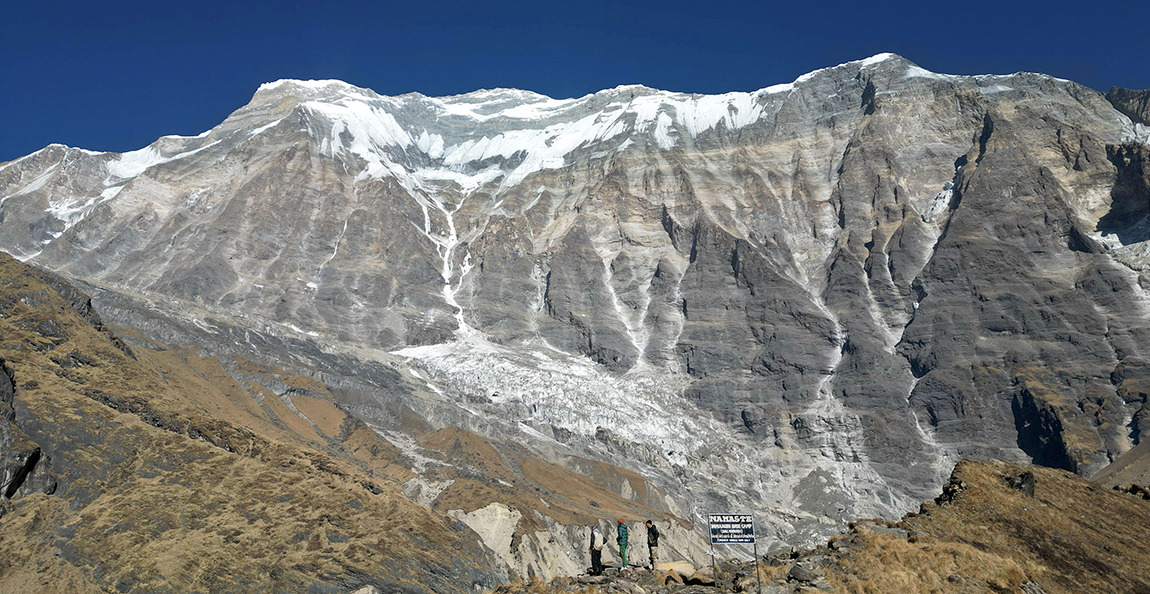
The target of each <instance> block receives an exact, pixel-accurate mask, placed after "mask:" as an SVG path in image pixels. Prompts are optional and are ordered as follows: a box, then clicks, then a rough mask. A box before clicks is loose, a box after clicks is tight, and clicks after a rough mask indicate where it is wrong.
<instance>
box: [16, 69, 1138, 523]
mask: <svg viewBox="0 0 1150 594" xmlns="http://www.w3.org/2000/svg"><path fill="white" fill-rule="evenodd" d="M880 56H884V57H883V58H882V59H868V60H861V61H856V62H851V63H847V64H845V65H840V66H835V67H831V68H827V69H822V70H818V71H815V72H814V73H811V74H809V75H804V76H802V77H799V79H797V80H796V82H795V83H790V84H789V85H782V86H781V87H780V86H779V85H776V86H774V87H766V89H776V91H775V92H768V93H761V94H759V95H755V94H754V93H735V94H729V95H730V96H727V95H720V96H689V95H681V94H674V93H665V92H661V91H651V92H650V93H638V92H636V89H635V88H633V87H630V88H626V89H622V90H620V89H615V90H613V91H614V95H612V96H611V97H601V96H600V95H601V94H592V95H588V96H586V97H583V98H579V99H571V100H540V101H539V102H536V104H545V105H543V107H546V106H550V105H551V102H554V103H557V104H561V105H559V106H558V107H556V111H548V110H546V109H543V107H538V108H532V109H528V110H521V111H520V112H515V111H513V110H516V109H520V108H521V107H522V106H521V105H520V106H512V107H507V108H506V109H507V110H512V113H515V114H525V115H532V117H534V115H533V114H537V112H538V113H543V114H545V115H546V119H522V118H520V119H516V118H514V117H489V116H490V115H491V114H494V113H499V112H498V109H502V107H500V106H501V105H502V104H499V103H498V101H495V102H491V103H488V104H485V103H483V102H482V101H480V102H476V103H471V104H462V103H445V102H444V101H442V100H437V99H430V98H422V97H415V98H410V96H402V97H409V98H408V99H403V98H402V97H401V98H387V97H381V96H377V97H379V98H378V99H376V98H371V97H367V96H366V95H364V97H367V98H366V99H364V100H363V101H360V100H359V99H354V100H353V99H348V98H347V97H346V96H343V95H341V94H339V93H333V94H332V95H331V97H329V98H326V99H325V96H324V95H323V94H324V93H325V92H326V90H325V89H326V87H327V86H328V85H326V84H318V85H312V86H316V87H318V88H316V89H313V88H307V85H303V86H301V87H300V88H301V89H302V90H303V91H306V93H304V95H305V96H303V97H294V96H290V94H287V93H284V94H282V95H281V93H280V91H285V90H286V89H287V87H288V86H291V85H290V84H284V83H281V84H279V85H275V86H272V87H269V88H265V89H264V90H263V91H261V92H257V93H256V95H255V96H254V97H253V101H252V102H250V103H249V104H248V105H247V106H245V107H243V108H241V109H239V110H237V111H236V112H234V113H233V114H231V115H230V116H229V117H228V118H227V119H226V120H225V121H224V122H223V123H221V125H220V126H217V127H216V128H213V129H212V130H211V131H208V132H207V133H205V134H203V135H200V136H197V137H179V138H173V137H166V139H165V138H161V139H160V140H159V141H157V143H154V145H152V146H150V147H148V148H147V149H142V150H141V151H135V152H132V153H124V154H121V155H114V156H113V155H108V154H102V155H90V154H87V153H80V152H77V153H75V154H72V153H69V151H67V150H64V149H53V151H48V152H47V153H44V154H41V155H39V156H35V157H34V158H32V159H27V158H26V159H25V160H21V161H18V162H12V163H9V164H7V165H5V166H3V169H0V196H2V198H0V229H2V230H3V231H4V233H3V234H2V239H3V241H4V245H3V246H0V247H3V249H5V250H7V251H10V252H11V253H16V254H20V255H21V256H22V257H24V258H25V259H27V260H28V261H29V262H31V263H35V264H37V265H40V266H44V267H46V268H49V269H52V270H56V271H59V272H61V273H64V274H67V275H70V276H72V277H75V278H79V279H84V280H86V281H88V282H91V283H93V284H94V285H98V286H99V287H102V288H103V289H104V290H103V291H102V295H103V296H102V297H97V299H103V300H104V301H103V302H102V303H101V305H103V306H105V307H106V308H107V311H109V312H110V313H109V314H108V315H109V316H113V317H116V316H124V317H123V318H116V319H123V320H125V321H126V320H128V319H140V315H139V311H140V309H139V307H140V306H138V305H136V304H129V303H128V301H129V299H127V297H125V296H123V295H116V294H115V293H116V292H122V293H124V294H130V293H134V294H138V295H145V296H148V298H150V299H152V300H153V302H154V303H153V304H152V305H148V306H147V307H152V308H154V309H155V311H156V312H157V313H156V318H150V319H149V321H148V324H150V325H152V328H150V329H147V328H146V329H145V330H147V331H159V330H161V329H163V331H165V332H167V331H168V329H169V327H170V326H174V325H178V324H179V323H182V322H180V321H179V320H180V316H182V315H184V312H183V311H182V310H187V311H189V312H190V311H198V310H199V309H203V310H204V311H211V312H212V313H211V314H210V315H207V316H201V314H199V313H196V314H195V316H197V317H196V320H197V321H198V322H199V323H201V324H203V325H204V327H206V328H215V330H214V331H206V332H204V333H201V332H199V331H197V330H192V329H187V327H186V326H185V329H184V330H181V331H180V333H181V334H180V335H181V336H193V335H194V336H195V337H196V340H205V341H208V342H207V343H208V344H210V345H211V346H210V347H204V348H211V349H227V350H233V349H243V348H248V347H246V346H245V345H244V340H247V338H246V337H247V336H248V334H247V333H244V332H237V331H233V330H232V329H230V326H229V324H230V323H235V325H236V326H237V327H245V325H246V324H249V323H250V322H252V321H255V322H258V324H259V325H260V326H261V328H276V329H277V330H275V332H282V333H283V334H284V335H294V336H296V337H297V338H302V339H308V340H312V341H313V342H312V344H313V345H321V344H324V343H327V344H329V345H334V346H335V347H337V348H338V347H340V346H341V345H342V347H346V348H348V349H349V350H354V351H355V352H356V353H357V355H358V356H359V357H361V363H360V365H362V366H363V367H364V368H366V367H368V366H369V364H371V363H378V362H381V361H384V362H388V363H395V364H396V365H397V366H401V367H402V368H403V369H404V370H405V371H404V374H405V375H404V378H405V380H404V381H405V382H410V383H411V384H412V385H426V386H428V388H427V390H428V391H429V392H435V393H437V394H438V396H437V398H440V400H437V401H436V404H435V405H434V407H432V408H434V409H435V412H434V414H433V413H432V412H428V414H429V415H432V416H434V415H444V416H448V417H451V418H453V419H468V422H470V423H474V425H475V426H476V427H477V428H483V429H482V430H485V431H488V432H490V435H489V436H495V437H503V438H513V439H516V440H523V441H524V442H525V443H530V444H532V447H538V448H544V449H546V448H552V447H556V445H555V444H560V445H562V446H564V447H573V448H576V449H578V450H580V451H583V452H585V453H586V454H587V455H588V456H590V457H592V458H595V457H605V459H609V460H612V461H614V462H615V463H617V464H620V465H622V466H626V467H630V468H631V469H632V470H635V471H636V472H639V473H640V474H642V475H644V476H646V477H647V478H648V479H650V480H654V481H655V482H656V483H657V484H658V485H659V487H660V488H665V490H666V491H667V493H668V496H669V497H670V498H671V499H672V500H675V501H677V503H676V506H678V507H679V508H680V509H691V510H692V513H694V514H695V517H694V518H692V519H694V520H701V519H702V516H701V515H700V514H701V513H702V510H703V509H705V508H707V507H711V506H721V505H724V502H727V501H743V502H748V503H747V507H748V508H752V509H755V510H759V511H760V512H761V513H763V514H764V515H765V516H766V517H767V518H768V524H769V526H768V527H767V528H765V529H764V533H766V534H770V535H771V538H774V539H777V541H778V543H783V542H805V541H809V540H811V539H815V538H819V537H821V536H823V535H825V534H826V533H827V531H828V530H830V527H831V526H833V525H836V524H841V523H842V522H844V521H846V520H847V519H853V518H854V517H858V516H866V515H875V516H886V517H897V516H898V515H900V514H901V512H902V511H905V510H906V509H909V508H911V507H913V506H914V505H915V503H916V502H917V500H919V499H921V498H922V497H925V496H926V494H928V493H929V492H930V491H931V490H932V489H933V488H935V487H937V486H939V485H941V483H942V482H944V481H945V480H946V477H947V476H948V474H949V466H950V465H951V464H952V463H953V461H954V460H956V459H957V458H960V457H965V456H975V457H988V456H993V457H1002V458H1006V459H1008V460H1016V461H1022V460H1038V461H1044V462H1046V463H1048V464H1051V465H1056V466H1062V467H1065V468H1072V469H1075V470H1078V471H1079V472H1081V473H1083V474H1087V475H1089V474H1090V473H1092V472H1093V471H1094V470H1096V469H1098V468H1100V467H1101V466H1102V465H1104V464H1105V463H1106V462H1108V461H1109V460H1111V459H1113V458H1116V457H1117V456H1119V455H1121V453H1122V452H1124V451H1125V450H1127V449H1129V448H1130V447H1131V446H1132V445H1133V444H1134V443H1135V442H1137V441H1138V440H1139V439H1140V436H1141V432H1142V428H1143V426H1144V425H1145V421H1144V419H1145V418H1146V415H1147V414H1150V413H1147V412H1146V411H1147V410H1148V409H1147V408H1146V406H1145V404H1146V394H1147V393H1146V392H1145V391H1144V390H1142V389H1141V388H1140V387H1139V386H1138V385H1137V384H1136V383H1124V382H1122V381H1121V380H1120V379H1115V378H1117V376H1113V377H1112V371H1115V372H1116V371H1117V370H1118V369H1120V368H1121V369H1123V370H1125V371H1124V372H1123V373H1128V375H1130V377H1134V376H1137V375H1138V374H1140V373H1141V371H1140V370H1141V369H1143V368H1145V366H1146V364H1145V361H1146V359H1147V358H1146V356H1145V355H1143V353H1142V351H1143V350H1144V349H1143V347H1142V346H1140V345H1141V344H1143V341H1142V339H1141V338H1140V337H1144V336H1146V335H1147V334H1146V333H1147V331H1148V330H1147V320H1148V318H1147V316H1146V311H1147V310H1146V303H1147V298H1146V295H1145V289H1144V288H1143V287H1144V282H1145V281H1143V280H1142V275H1143V272H1142V271H1143V270H1144V267H1145V264H1146V256H1145V253H1144V251H1145V250H1144V248H1145V243H1144V241H1145V240H1146V236H1145V234H1143V233H1142V232H1141V231H1140V229H1141V227H1138V226H1137V223H1138V220H1134V219H1135V218H1137V217H1140V216H1142V215H1143V214H1145V213H1144V210H1145V209H1142V208H1141V207H1140V206H1138V205H1139V204H1141V202H1140V201H1141V200H1142V198H1143V197H1144V195H1145V194H1146V188H1145V187H1144V186H1145V184H1144V183H1142V182H1141V181H1139V180H1140V179H1141V177H1140V176H1139V175H1136V172H1137V171H1141V170H1140V169H1138V168H1139V167H1141V166H1142V165H1141V164H1142V163H1144V162H1145V155H1144V154H1143V152H1140V149H1138V148H1137V147H1138V146H1142V145H1144V144H1145V138H1146V129H1145V127H1143V126H1142V125H1141V124H1136V123H1134V122H1132V121H1131V120H1130V119H1129V117H1127V116H1125V115H1123V114H1122V113H1120V112H1118V111H1116V110H1115V109H1114V107H1113V106H1112V105H1111V104H1110V103H1108V102H1107V101H1106V99H1105V98H1104V97H1103V96H1102V95H1101V94H1099V93H1097V92H1095V91H1093V90H1090V89H1087V88H1085V87H1082V86H1081V85H1077V84H1075V83H1072V82H1069V81H1063V80H1061V79H1055V78H1053V77H1048V76H1045V75H1036V74H1016V75H1009V76H986V77H957V76H949V75H935V74H933V73H929V72H927V71H925V70H922V69H920V68H918V67H917V66H914V65H913V64H911V63H910V62H909V61H906V60H904V59H902V58H897V57H893V56H885V55H880ZM784 87H789V88H784ZM784 91H785V92H784ZM261 93H262V94H261ZM631 93H635V97H631V96H629V95H630V94H631ZM496 94H498V93H496ZM257 97H258V98H260V100H259V101H256V98H257ZM486 97H490V95H486ZM532 97H533V98H534V97H537V96H532ZM470 98H473V99H474V98H478V99H482V97H474V96H473V97H470ZM580 101H582V102H583V103H580ZM536 104H529V105H528V107H530V106H531V105H536ZM460 105H465V107H460ZM477 106H478V107H477ZM485 106H486V107H485ZM582 109H586V110H587V111H586V113H584V112H583V111H581V110H582ZM452 110H454V111H452ZM469 114H470V115H469ZM531 126H537V127H536V128H531ZM49 153H50V154H49ZM105 193H107V195H105ZM1112 212H1113V213H1115V214H1114V215H1113V216H1110V213H1112ZM1108 216H1109V218H1107V217H1108ZM1139 220H1140V219H1139ZM201 306H202V307H201ZM197 308H199V309H197ZM161 313H162V316H168V317H170V318H171V319H172V320H176V321H171V322H161V321H156V320H157V319H158V318H159V317H162V316H161ZM188 315H191V314H188ZM208 317H211V318H213V319H214V320H216V321H209V320H208V319H207V318H208ZM227 320H230V322H229V324H225V323H223V321H227ZM248 328H249V329H252V330H256V328H255V327H254V325H249V326H248ZM1103 329H1105V331H1103ZM239 336H244V337H245V338H244V339H243V340H240V339H239ZM226 341H231V342H226ZM232 343H234V344H232ZM252 348H255V347H252ZM320 350H322V349H320ZM298 356H300V357H311V356H313V355H311V354H306V355H304V354H301V355H298ZM314 356H315V357H320V358H322V357H323V355H314ZM351 369H353V370H354V365H352V366H351ZM349 373H352V374H353V375H354V373H355V371H349ZM332 381H336V380H335V379H333V380H332ZM429 398H431V397H430V396H429ZM428 406H431V405H428ZM370 408H371V405H370V404H365V405H364V409H363V411H362V412H363V414H371V413H370ZM731 460H739V461H740V464H741V466H733V465H732V463H731ZM780 510H781V511H780Z"/></svg>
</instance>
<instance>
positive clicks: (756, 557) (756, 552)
mask: <svg viewBox="0 0 1150 594" xmlns="http://www.w3.org/2000/svg"><path fill="white" fill-rule="evenodd" d="M753 546H754V547H755V581H757V582H759V594H763V576H761V575H759V541H758V539H755V544H754V545H753Z"/></svg>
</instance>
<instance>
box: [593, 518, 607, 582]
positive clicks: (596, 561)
mask: <svg viewBox="0 0 1150 594" xmlns="http://www.w3.org/2000/svg"><path fill="white" fill-rule="evenodd" d="M606 544H607V539H606V538H603V533H602V532H599V528H598V527H596V528H595V529H594V530H592V531H591V545H590V548H591V575H603V546H604V545H606Z"/></svg>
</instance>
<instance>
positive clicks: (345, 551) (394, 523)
mask: <svg viewBox="0 0 1150 594" xmlns="http://www.w3.org/2000/svg"><path fill="white" fill-rule="evenodd" d="M52 284H57V286H59V285H58V281H55V280H54V279H53V278H52V277H49V276H47V275H44V274H42V273H39V272H36V271H34V270H32V269H30V268H28V267H26V266H24V265H22V264H20V263H19V262H16V261H14V260H12V259H11V258H9V257H7V256H5V255H0V314H2V317H0V358H3V359H4V360H6V361H7V364H8V365H9V367H10V368H11V369H12V370H13V372H14V376H15V383H16V397H15V398H16V403H17V406H18V421H19V423H20V424H21V426H22V428H23V429H24V431H25V432H26V433H27V434H28V436H29V437H30V438H31V439H32V440H33V441H35V442H37V443H38V444H39V445H40V446H41V447H42V448H43V449H44V450H45V452H46V453H47V454H48V455H49V456H50V457H51V466H52V470H53V473H54V474H55V475H56V477H57V478H58V481H59V489H58V490H57V491H56V492H55V493H54V494H53V495H43V494H28V495H26V496H24V497H18V498H17V499H15V500H14V502H13V504H11V507H12V511H11V512H10V513H8V514H7V515H5V516H4V517H3V518H0V558H3V559H4V562H3V563H0V592H53V591H68V592H85V591H92V592H94V591H103V590H107V589H109V588H112V589H118V590H120V591H124V592H145V591H146V592H213V593H214V592H249V591H261V592H277V591H284V592H289V591H290V592H298V591H303V590H305V589H307V588H308V587H314V588H318V590H317V591H346V590H347V589H351V588H353V587H356V586H359V585H362V584H365V583H375V584H377V585H379V586H381V587H388V588H394V587H404V586H406V587H410V588H415V589H423V588H430V589H434V590H436V591H441V592H449V591H463V590H468V589H470V588H471V587H472V583H473V582H475V581H481V582H484V583H491V580H492V579H493V577H494V576H493V574H492V573H491V572H490V568H491V567H493V562H492V559H491V558H490V556H489V554H488V553H487V552H485V551H484V550H482V549H481V548H480V547H479V545H478V541H477V539H476V537H475V536H474V535H473V534H472V533H470V532H469V531H466V530H465V529H463V528H462V527H461V526H460V525H459V524H458V523H457V522H455V521H453V520H451V519H450V518H447V517H445V516H443V515H440V514H438V513H436V512H433V511H431V510H428V509H427V508H424V507H422V506H419V505H417V504H415V503H413V502H411V501H410V500H408V499H407V498H405V497H403V495H402V494H401V493H400V492H399V489H398V483H399V482H400V481H402V480H405V478H406V476H407V475H406V474H405V473H406V470H405V469H404V467H403V466H402V464H401V463H400V462H401V461H400V460H398V455H397V453H396V452H395V451H394V448H392V447H391V446H390V444H388V443H387V442H386V441H383V440H380V439H378V438H374V434H371V433H370V431H364V428H363V427H361V426H357V424H356V422H355V421H354V419H350V418H347V417H346V416H345V415H343V413H342V412H340V411H339V410H338V409H336V408H334V407H332V406H331V404H330V403H328V402H326V401H324V400H322V399H320V398H315V397H312V396H309V395H307V394H308V391H307V390H306V389H303V390H300V391H299V394H301V395H294V394H293V395H292V396H291V397H290V398H291V401H292V402H293V404H294V405H295V406H297V407H298V408H299V409H300V410H301V411H304V410H306V411H308V413H310V416H308V418H307V419H304V418H303V416H301V415H299V414H296V413H294V412H293V411H291V410H290V408H289V407H288V406H287V405H286V403H284V402H283V401H282V400H281V399H280V398H277V397H276V396H275V395H273V394H270V393H268V392H267V390H266V388H259V387H256V386H248V387H246V388H245V387H243V386H239V385H238V384H236V382H234V381H230V380H229V378H228V377H227V374H226V373H224V372H223V370H222V369H221V368H220V367H219V365H218V364H217V363H216V362H213V361H211V360H208V359H201V358H196V357H194V356H191V355H188V354H186V353H184V354H181V353H178V352H171V351H156V352H149V351H148V350H146V349H139V351H140V352H139V353H138V354H135V357H133V356H129V354H127V353H125V352H124V351H122V350H121V349H120V348H118V344H117V343H118V339H116V338H115V337H114V335H112V334H111V333H110V332H108V331H107V329H105V328H103V327H102V325H100V324H99V323H98V322H97V321H96V320H95V319H94V318H89V319H85V318H84V317H81V315H80V312H78V311H77V309H76V308H75V307H74V306H73V303H72V302H73V301H74V300H75V299H74V297H75V296H72V295H70V296H68V298H67V299H65V298H63V297H62V296H61V295H60V294H59V293H58V292H57V291H56V290H55V289H54V288H53V286H52ZM45 320H52V322H53V324H54V325H55V326H54V327H55V328H58V330H59V331H56V330H52V331H50V332H48V334H57V335H58V336H46V335H45V334H44V332H43V331H44V329H45V326H44V325H43V324H42V322H44V321H45ZM73 353H75V354H76V356H72V354H73ZM298 379H299V380H300V381H301V382H305V381H306V378H298ZM305 388H307V386H305ZM310 388H313V389H320V388H321V386H310ZM305 416H307V415H305ZM313 419H317V420H313ZM333 433H334V434H335V435H332V434H333ZM340 435H342V436H343V437H345V438H348V442H347V444H344V447H350V448H352V450H353V451H352V452H350V455H347V456H333V455H332V454H331V453H330V452H329V451H325V450H327V449H328V448H327V447H326V446H330V444H331V442H332V441H333V440H334V439H336V438H338V437H339V436H340ZM445 551H450V554H444V553H445Z"/></svg>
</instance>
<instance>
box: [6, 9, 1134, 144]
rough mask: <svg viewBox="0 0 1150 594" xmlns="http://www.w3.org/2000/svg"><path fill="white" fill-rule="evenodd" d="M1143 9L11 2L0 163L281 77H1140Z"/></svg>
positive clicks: (194, 122)
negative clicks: (842, 69)
mask: <svg viewBox="0 0 1150 594" xmlns="http://www.w3.org/2000/svg"><path fill="white" fill-rule="evenodd" d="M1148 23H1150V2H1148V1H1147V0H1138V1H1129V0H1118V1H1111V2H1097V3H1082V2H1077V3H1074V4H1069V3H1067V4H1063V3H1061V2H1057V1H1051V2H1027V3H1021V2H1017V1H1015V0H1001V1H989V2H988V1H984V0H972V1H967V2H931V1H930V0H922V1H916V2H887V3H883V2H875V1H873V0H872V1H870V2H864V1H860V0H855V1H852V2H839V1H837V0H820V1H810V0H791V1H788V2H771V1H757V2H755V1H736V2H724V1H721V0H720V1H710V2H708V1H706V0H696V1H693V2H680V1H677V0H665V1H661V2H660V1H649V0H643V1H637V2H624V1H621V0H620V1H616V2H609V1H600V0H579V1H574V2H549V1H546V0H542V1H532V2H503V3H499V2H478V1H471V2H456V1H454V0H434V1H427V0H406V1H404V2H397V3H391V2H346V1H333V2H323V1H321V0H312V1H310V2H300V1H297V0H280V1H277V2H269V3H258V4H257V3H242V2H220V1H217V0H204V1H198V2H197V1H192V2H164V1H162V0H161V1H157V0H151V1H149V2H114V1H103V2H96V1H92V0H86V1H84V2H74V1H71V0H63V1H60V2H52V3H41V2H10V3H6V5H5V6H4V8H3V10H2V11H0V161H6V160H10V159H13V158H16V157H18V156H21V155H24V154H27V153H30V152H32V151H35V150H37V149H39V148H42V147H43V146H45V145H47V144H49V143H53V142H60V143H64V144H67V145H71V146H79V147H82V148H87V149H92V150H103V151H126V150H134V149H138V148H141V147H144V146H146V145H148V144H150V143H151V142H152V141H154V140H155V139H156V138H158V137H159V136H162V135H165V134H185V135H194V134H198V133H200V132H203V131H204V130H207V129H209V128H211V127H212V126H215V125H216V124H218V123H219V122H220V121H222V120H223V119H224V118H225V117H227V115H228V114H229V113H230V112H232V111H234V110H235V109H238V108H239V107H241V106H242V105H244V104H245V103H247V101H248V100H249V99H250V98H251V95H252V94H253V93H254V92H255V90H256V87H257V86H259V84H260V83H263V82H267V81H271V80H276V79H280V78H304V79H308V78H338V79H342V80H345V81H347V82H350V83H352V84H355V85H358V86H362V87H368V88H371V89H374V90H375V91H377V92H379V93H382V94H387V95H394V94H401V93H406V92H409V91H418V92H421V93H423V94H425V95H448V94H457V93H465V92H468V91H472V90H475V89H479V88H492V87H516V88H524V89H530V90H532V91H536V92H540V93H543V94H546V95H550V96H552V97H573V96H581V95H584V94H587V93H591V92H594V91H597V90H600V89H604V88H609V87H614V86H617V85H620V84H632V83H640V84H644V85H648V86H651V87H656V88H660V89H666V90H672V91H685V92H697V93H719V92H725V91H732V90H743V91H746V90H753V89H757V88H761V87H765V86H769V85H772V84H776V83H782V82H790V81H792V80H794V78H795V77H797V76H798V75H800V74H803V73H805V72H808V71H810V70H814V69H817V68H821V67H824V66H832V65H835V64H839V63H841V62H846V61H850V60H857V59H861V58H865V57H867V56H870V55H873V54H876V53H881V52H887V51H889V52H895V53H897V54H900V55H902V56H904V57H906V58H907V59H909V60H911V61H913V62H915V63H917V64H919V65H920V66H922V67H924V68H926V69H928V70H932V71H935V72H943V73H950V74H984V73H995V74H1005V73H1011V72H1016V71H1019V70H1029V71H1037V72H1045V73H1048V74H1052V75H1055V76H1058V77H1062V78H1069V79H1071V80H1075V81H1077V82H1080V83H1083V84H1085V85H1087V86H1090V87H1093V88H1095V89H1099V90H1101V91H1105V90H1107V89H1108V88H1109V87H1110V86H1111V85H1118V86H1125V87H1131V88H1148V87H1150V57H1148V56H1150V44H1148V39H1150V36H1148V34H1147V31H1148V30H1150V29H1148V28H1147V27H1148Z"/></svg>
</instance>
